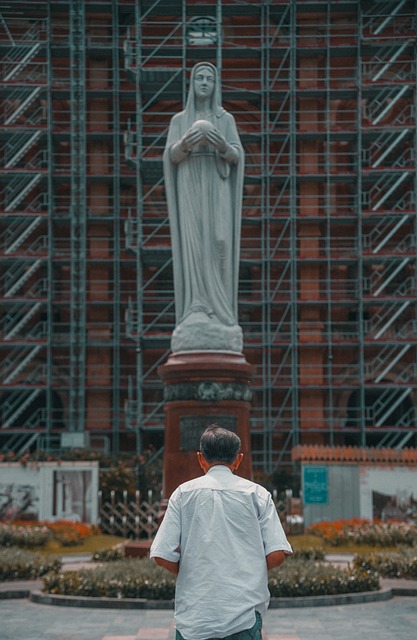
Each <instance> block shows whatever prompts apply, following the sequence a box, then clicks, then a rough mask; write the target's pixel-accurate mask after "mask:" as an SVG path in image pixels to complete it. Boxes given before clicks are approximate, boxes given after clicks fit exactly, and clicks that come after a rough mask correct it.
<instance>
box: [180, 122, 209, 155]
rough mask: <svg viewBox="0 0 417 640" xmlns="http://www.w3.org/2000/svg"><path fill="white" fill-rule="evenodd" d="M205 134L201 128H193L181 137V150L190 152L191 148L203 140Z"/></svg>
mask: <svg viewBox="0 0 417 640" xmlns="http://www.w3.org/2000/svg"><path fill="white" fill-rule="evenodd" d="M203 138H204V136H203V134H202V132H201V131H200V130H199V129H194V128H191V129H189V130H188V131H187V133H185V134H184V135H183V137H182V138H181V151H183V152H184V153H190V151H191V149H192V148H193V147H194V146H195V145H196V144H199V143H200V142H201V141H202V140H203Z"/></svg>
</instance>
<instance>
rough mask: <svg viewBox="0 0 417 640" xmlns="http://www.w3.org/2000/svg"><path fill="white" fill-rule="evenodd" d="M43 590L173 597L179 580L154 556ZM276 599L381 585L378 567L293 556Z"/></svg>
mask: <svg viewBox="0 0 417 640" xmlns="http://www.w3.org/2000/svg"><path fill="white" fill-rule="evenodd" d="M43 583H44V591H46V592H48V593H55V594H61V595H77V596H93V597H108V598H146V599H152V600H171V599H172V598H173V597H174V593H175V578H174V576H172V575H171V574H169V573H167V572H166V571H165V570H164V569H162V568H160V567H158V566H157V565H156V564H155V563H154V562H153V561H152V560H149V559H148V558H145V559H143V560H137V559H131V560H129V559H124V560H119V561H117V562H111V563H109V564H105V565H103V566H101V567H96V568H94V569H81V570H80V571H65V572H61V573H51V574H48V575H46V576H44V578H43ZM269 588H270V591H271V595H272V596H273V597H297V596H312V595H325V594H338V593H352V592H359V591H375V590H377V589H379V579H378V575H377V574H376V573H375V572H373V571H370V570H369V571H365V570H356V571H352V570H349V571H344V570H342V569H340V568H335V567H333V566H329V565H324V564H321V563H320V564H315V562H314V561H313V560H307V561H306V560H302V559H298V560H297V559H291V560H288V562H286V563H285V564H284V565H283V566H282V567H280V568H279V569H274V570H273V571H271V573H270V577H269Z"/></svg>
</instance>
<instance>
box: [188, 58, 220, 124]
mask: <svg viewBox="0 0 417 640" xmlns="http://www.w3.org/2000/svg"><path fill="white" fill-rule="evenodd" d="M209 77H211V78H212V79H213V81H212V82H210V110H211V111H212V112H213V115H215V116H216V117H220V115H221V114H222V113H223V111H224V110H223V109H222V106H221V104H220V97H219V96H220V91H219V89H220V87H219V78H218V73H217V69H216V67H215V66H214V65H213V64H211V62H198V63H197V64H196V65H195V66H194V67H193V68H192V70H191V77H190V88H189V92H188V98H187V103H186V105H185V110H184V111H185V113H186V115H187V121H188V124H189V126H191V125H192V123H193V122H194V121H195V109H196V97H197V93H199V92H200V91H201V89H202V85H203V84H204V82H207V80H208V78H209ZM197 85H198V86H197ZM206 95H209V94H208V93H207V94H206Z"/></svg>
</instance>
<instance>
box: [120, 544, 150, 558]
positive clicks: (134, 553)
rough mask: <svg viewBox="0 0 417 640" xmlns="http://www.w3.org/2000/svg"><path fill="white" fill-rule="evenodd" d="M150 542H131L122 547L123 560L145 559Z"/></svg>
mask: <svg viewBox="0 0 417 640" xmlns="http://www.w3.org/2000/svg"><path fill="white" fill-rule="evenodd" d="M151 544H152V540H134V541H133V540H132V542H127V543H126V544H125V545H124V555H125V558H145V557H146V556H148V555H149V549H150V548H151Z"/></svg>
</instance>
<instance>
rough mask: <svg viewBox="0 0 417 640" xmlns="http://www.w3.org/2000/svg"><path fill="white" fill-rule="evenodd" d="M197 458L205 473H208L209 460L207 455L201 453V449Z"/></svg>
mask: <svg viewBox="0 0 417 640" xmlns="http://www.w3.org/2000/svg"><path fill="white" fill-rule="evenodd" d="M197 458H198V464H199V465H200V467H201V468H202V470H203V471H204V473H207V470H208V468H209V464H208V462H207V460H206V459H205V457H204V456H203V454H202V453H201V451H197Z"/></svg>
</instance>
